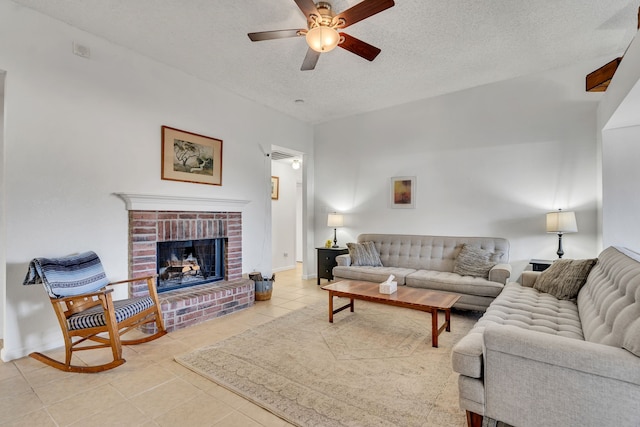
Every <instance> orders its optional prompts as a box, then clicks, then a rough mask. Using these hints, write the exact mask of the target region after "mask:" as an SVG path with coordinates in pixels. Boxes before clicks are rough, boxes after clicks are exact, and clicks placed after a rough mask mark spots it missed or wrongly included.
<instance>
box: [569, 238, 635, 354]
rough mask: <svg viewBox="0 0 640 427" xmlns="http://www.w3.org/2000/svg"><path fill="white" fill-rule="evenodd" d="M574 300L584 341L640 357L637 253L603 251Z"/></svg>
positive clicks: (619, 250) (622, 249) (621, 250)
mask: <svg viewBox="0 0 640 427" xmlns="http://www.w3.org/2000/svg"><path fill="white" fill-rule="evenodd" d="M577 303H578V308H579V310H580V319H581V320H582V327H583V329H584V336H585V339H586V340H587V341H591V342H596V343H599V344H605V345H611V346H615V347H618V348H624V349H626V350H628V351H630V352H632V353H633V354H635V355H636V356H640V254H637V253H635V252H633V251H630V250H628V249H624V248H615V247H609V248H607V249H605V250H604V251H602V252H601V253H600V255H598V262H597V263H596V265H595V266H594V267H593V269H592V270H591V272H590V273H589V277H587V282H586V283H585V285H584V286H583V287H582V289H581V290H580V293H578V299H577Z"/></svg>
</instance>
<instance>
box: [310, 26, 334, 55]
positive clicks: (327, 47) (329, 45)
mask: <svg viewBox="0 0 640 427" xmlns="http://www.w3.org/2000/svg"><path fill="white" fill-rule="evenodd" d="M306 39H307V44H308V45H309V47H310V48H311V49H313V50H315V51H316V52H320V53H325V52H329V51H331V50H333V49H335V47H336V46H338V43H340V34H338V32H337V31H336V30H334V29H333V28H331V27H326V26H318V27H314V28H312V29H310V30H309V31H308V32H307V36H306Z"/></svg>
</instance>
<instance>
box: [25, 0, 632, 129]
mask: <svg viewBox="0 0 640 427" xmlns="http://www.w3.org/2000/svg"><path fill="white" fill-rule="evenodd" d="M14 2H15V3H18V4H20V5H23V6H26V7H29V8H32V9H35V10H38V11H40V12H42V13H44V14H46V15H49V16H51V17H53V18H56V19H59V20H61V21H63V22H66V23H68V24H70V25H72V26H74V27H77V28H80V29H83V30H85V31H88V32H90V33H93V34H95V35H98V36H101V37H103V38H105V39H107V40H110V41H112V42H114V43H116V44H119V45H121V46H125V47H127V48H130V49H131V50H133V51H136V52H138V53H141V54H143V55H146V56H148V57H151V58H154V59H156V60H158V61H160V62H163V63H165V64H169V65H171V66H175V67H179V68H181V69H182V70H184V71H185V72H187V73H189V74H192V75H194V76H196V77H199V78H201V79H203V80H206V81H209V82H212V83H214V84H216V85H218V86H221V87H223V88H226V89H227V90H229V91H231V92H234V93H237V94H239V95H241V96H243V97H245V98H248V99H252V100H255V101H257V102H259V103H261V104H264V105H266V106H269V107H272V108H274V109H276V110H279V111H282V112H284V113H286V114H288V115H291V116H293V117H296V118H299V119H301V120H304V121H307V122H310V123H320V122H323V121H327V120H330V119H334V118H339V117H346V116H350V115H353V114H358V113H362V112H366V111H372V110H377V109H380V108H385V107H389V106H392V105H397V104H401V103H405V102H409V101H414V100H418V99H422V98H428V97H432V96H437V95H441V94H444V93H449V92H453V91H458V90H461V89H465V88H469V87H473V86H478V85H483V84H487V83H491V82H495V81H499V80H504V79H509V78H513V77H517V76H521V75H526V74H531V73H535V72H539V71H543V70H548V69H552V68H557V67H561V66H564V65H568V64H572V63H576V62H579V61H583V60H586V59H591V58H600V57H603V56H610V57H611V59H613V58H614V57H615V56H617V55H620V54H621V53H622V52H623V51H624V50H625V48H626V47H627V46H628V44H629V43H630V41H631V39H632V38H633V36H634V35H635V34H636V28H637V8H638V0H634V1H629V0H562V1H559V0H529V1H514V0H484V1H469V0H396V5H395V6H394V7H392V8H390V9H387V10H386V11H383V12H381V13H379V14H377V15H374V16H372V17H370V18H368V19H366V20H364V21H361V22H358V23H356V24H354V25H353V26H351V27H349V28H347V29H346V31H345V32H346V33H348V34H350V35H352V36H354V37H357V38H359V39H361V40H363V41H366V42H368V43H370V44H372V45H374V46H376V47H378V48H380V49H382V53H381V54H380V55H379V56H378V57H377V58H376V59H375V61H373V62H368V61H366V60H364V59H362V58H360V57H358V56H356V55H354V54H352V53H350V52H348V51H346V50H344V49H340V48H338V49H335V50H334V51H332V52H329V53H325V54H322V55H321V57H320V60H319V61H318V65H317V66H316V69H315V70H313V71H304V72H303V71H300V65H301V64H302V60H303V58H304V56H305V53H306V51H307V46H306V44H305V41H304V38H290V39H279V40H269V41H261V42H251V41H250V40H249V38H248V37H247V33H249V32H257V31H268V30H279V29H293V28H305V26H306V20H305V17H304V16H303V15H302V13H301V12H300V10H299V9H298V7H297V6H296V4H295V3H294V2H293V0H182V1H176V0H14ZM331 3H332V4H333V8H334V11H336V12H341V11H343V10H346V9H347V8H349V7H351V6H353V5H355V4H357V3H359V0H333V1H332V2H331ZM581 78H584V76H581ZM297 99H303V100H304V103H299V102H298V103H296V102H295V100H297Z"/></svg>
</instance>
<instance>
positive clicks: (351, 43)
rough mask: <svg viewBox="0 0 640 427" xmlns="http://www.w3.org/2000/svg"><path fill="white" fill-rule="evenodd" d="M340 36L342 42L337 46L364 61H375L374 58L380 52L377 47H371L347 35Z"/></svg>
mask: <svg viewBox="0 0 640 427" xmlns="http://www.w3.org/2000/svg"><path fill="white" fill-rule="evenodd" d="M340 35H341V36H342V37H344V41H343V42H342V43H340V44H339V45H338V46H340V47H341V48H343V49H346V50H348V51H349V52H351V53H355V54H356V55H358V56H360V57H362V58H364V59H366V60H367V61H373V60H374V59H376V56H378V54H379V53H380V52H382V51H381V50H380V49H378V48H377V47H375V46H372V45H370V44H369V43H365V42H363V41H362V40H359V39H357V38H355V37H353V36H350V35H349V34H345V33H340Z"/></svg>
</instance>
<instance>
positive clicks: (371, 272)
mask: <svg viewBox="0 0 640 427" xmlns="http://www.w3.org/2000/svg"><path fill="white" fill-rule="evenodd" d="M357 241H358V243H363V242H373V243H374V244H375V247H376V249H377V250H378V253H379V254H380V260H381V261H382V265H383V266H382V267H370V266H353V265H351V258H350V256H349V255H348V254H345V255H340V256H338V257H336V262H337V264H338V265H337V266H336V267H334V268H333V277H334V278H335V279H336V280H343V279H348V280H364V281H369V282H376V283H380V282H383V281H385V280H386V279H387V277H389V275H390V274H393V275H394V276H395V277H396V280H397V282H398V286H402V285H406V286H413V287H417V288H426V289H432V290H437V291H443V292H452V293H456V294H459V295H461V298H460V299H459V300H458V302H457V303H456V305H455V307H456V308H461V309H466V310H481V311H484V310H485V309H486V308H487V307H488V306H489V304H490V303H491V301H493V299H494V298H495V297H496V296H498V294H500V292H501V291H502V289H503V288H504V285H505V283H506V281H507V279H508V278H509V276H510V275H511V266H510V265H509V264H507V263H508V262H509V241H508V240H506V239H503V238H499V237H449V236H418V235H412V234H361V235H359V236H358V239H357ZM465 243H466V244H468V245H471V246H474V247H478V248H482V249H484V250H486V251H489V252H491V253H493V254H494V257H495V258H494V261H495V262H497V263H498V264H497V265H496V266H495V267H493V268H492V269H491V271H490V272H489V277H488V279H484V278H479V277H471V276H461V275H459V274H456V273H454V272H453V270H454V262H455V259H456V256H457V255H458V253H459V252H460V249H461V248H462V245H463V244H465Z"/></svg>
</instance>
